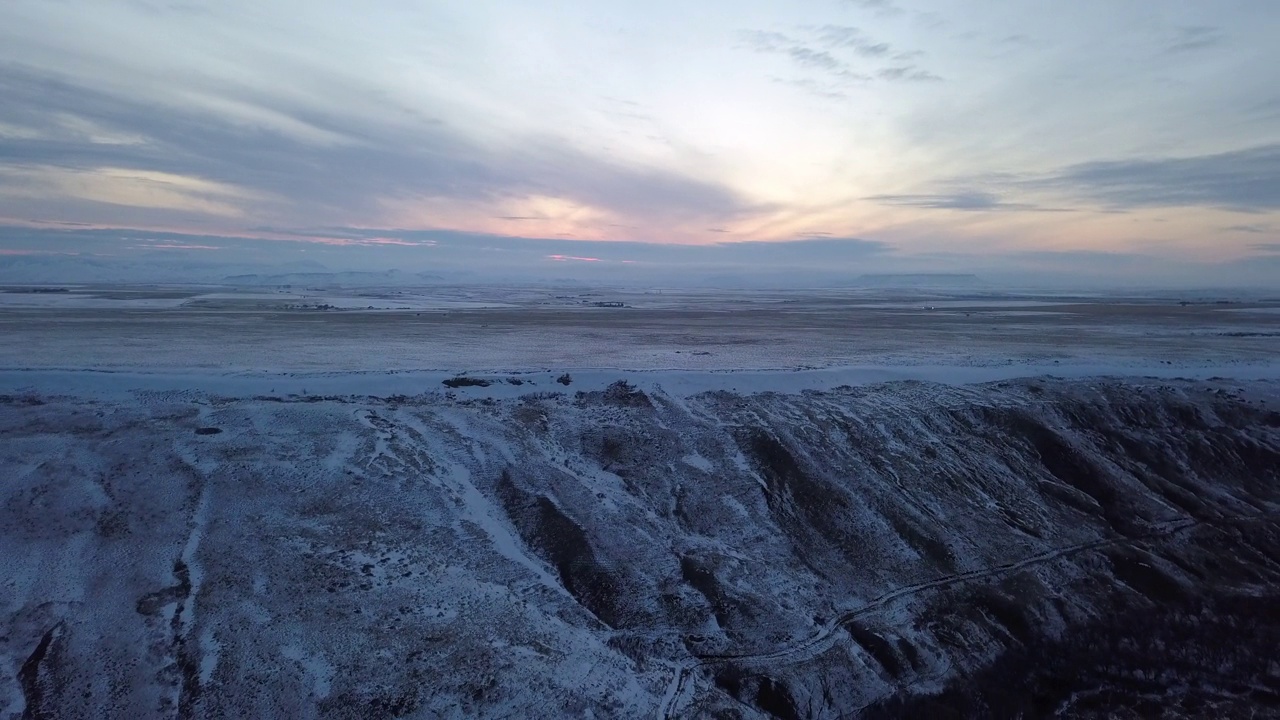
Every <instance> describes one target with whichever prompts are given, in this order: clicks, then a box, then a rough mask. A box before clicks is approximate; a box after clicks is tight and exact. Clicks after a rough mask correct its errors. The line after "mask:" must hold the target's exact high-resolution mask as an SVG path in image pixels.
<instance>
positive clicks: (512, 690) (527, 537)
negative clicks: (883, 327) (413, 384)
mask: <svg viewBox="0 0 1280 720" xmlns="http://www.w3.org/2000/svg"><path fill="white" fill-rule="evenodd" d="M0 400H2V402H0V478H3V484H2V485H0V548H3V552H0V717H24V716H25V717H50V718H72V717H82V716H86V715H88V714H93V715H106V714H109V715H111V716H121V717H123V716H130V717H249V716H257V717H267V716H273V715H274V716H278V717H285V716H288V717H334V718H342V717H352V718H355V717H370V716H380V717H393V716H394V717H493V718H498V717H511V716H517V717H533V716H541V717H571V716H572V717H585V716H594V717H749V718H754V717H770V716H775V717H798V718H808V717H813V718H818V717H822V718H828V717H841V716H847V717H852V716H855V715H856V714H857V713H859V712H862V711H864V709H866V708H868V706H870V705H872V704H873V703H876V702H878V701H884V700H886V699H887V698H891V697H894V696H898V697H902V696H904V695H906V694H910V693H922V692H928V691H937V690H940V689H942V688H943V687H944V686H946V684H947V683H948V682H949V681H952V680H955V679H957V678H972V677H978V674H979V673H981V671H982V669H983V668H985V667H987V666H989V665H990V664H991V663H993V662H996V661H997V659H998V658H1000V657H1001V655H1002V654H1005V653H1016V652H1017V651H1018V650H1019V649H1020V648H1023V649H1025V648H1027V647H1032V646H1036V647H1039V646H1040V644H1043V643H1052V642H1055V641H1056V640H1058V639H1061V638H1069V637H1071V636H1072V634H1073V633H1077V632H1081V631H1082V630H1083V629H1085V628H1091V627H1096V626H1097V624H1098V623H1099V622H1100V621H1103V620H1106V619H1107V618H1113V617H1120V616H1123V615H1124V614H1125V613H1130V614H1133V613H1137V614H1138V615H1142V614H1143V613H1145V612H1148V611H1150V610H1151V609H1153V608H1168V607H1171V606H1173V605H1174V604H1179V603H1181V604H1186V603H1189V602H1193V601H1195V600H1196V598H1201V597H1208V596H1210V595H1212V596H1213V597H1214V598H1219V597H1228V596H1229V597H1236V596H1246V597H1247V596H1260V595H1261V596H1265V595H1267V594H1268V593H1274V592H1275V591H1276V589H1277V587H1280V585H1278V583H1280V524H1278V522H1277V516H1276V511H1277V509H1280V413H1277V412H1276V411H1275V410H1274V409H1271V408H1280V386H1277V385H1276V384H1275V383H1268V382H1252V383H1247V384H1238V383H1231V382H1228V381H1221V382H1195V383H1191V382H1177V381H1164V380H1159V381H1157V380H1137V379H1133V380H1112V379H1099V380H1076V381H1066V380H1024V381H1014V382H1003V383H995V384H988V385H977V386H967V387H953V386H944V385H936V384H929V383H919V382H902V383H891V384H884V385H876V386H869V387H860V388H851V387H850V388H838V389H836V390H833V391H830V392H804V393H796V394H773V393H763V394H756V395H745V396H744V395H738V394H734V393H728V392H707V393H702V394H694V395H691V396H687V397H686V396H682V395H675V394H666V393H663V392H656V391H655V392H647V393H646V392H642V391H640V390H638V389H636V388H634V387H632V386H629V385H627V384H626V383H625V382H619V383H617V384H615V385H613V386H610V387H609V388H608V389H607V390H604V391H593V392H574V389H573V388H572V387H568V388H566V389H565V390H564V391H563V392H559V393H540V394H526V395H523V396H520V397H513V398H507V399H492V398H489V399H467V398H466V396H465V392H459V393H457V394H455V395H450V396H444V395H441V394H432V395H424V396H421V397H417V398H409V397H392V398H372V397H354V396H333V397H315V396H311V397H299V396H291V397H266V396H263V397H254V398H249V397H244V398H227V397H216V396H211V395H208V394H204V393H200V392H194V391H193V392H155V393H140V394H138V395H136V398H135V399H134V400H130V401H127V402H125V401H112V400H107V399H102V398H98V399H92V398H77V397H55V396H40V395H23V396H8V397H4V398H0ZM1206 602H1208V601H1206ZM1213 602H1219V601H1218V600H1214V601H1213ZM1221 602H1227V601H1225V600H1224V601H1221ZM1233 607H1234V606H1233ZM1006 657H1010V655H1006ZM1260 672H1261V673H1262V675H1263V676H1265V677H1261V678H1260V679H1259V680H1258V683H1261V684H1260V685H1258V683H1255V685H1257V686H1258V687H1261V688H1262V690H1263V691H1265V690H1266V687H1267V685H1266V683H1267V682H1271V683H1274V680H1275V677H1276V675H1272V676H1267V673H1268V672H1272V673H1276V674H1280V668H1270V667H1269V666H1267V667H1264V668H1263V669H1262V670H1261V671H1260ZM1268 677H1269V678H1270V679H1269V680H1268ZM1264 695H1265V692H1264ZM1259 697H1263V696H1259ZM1264 699H1265V698H1264ZM895 702H898V701H896V700H895ZM884 707H887V706H881V707H880V709H878V710H876V712H881V711H884ZM886 712H887V711H886ZM1189 712H1190V711H1189Z"/></svg>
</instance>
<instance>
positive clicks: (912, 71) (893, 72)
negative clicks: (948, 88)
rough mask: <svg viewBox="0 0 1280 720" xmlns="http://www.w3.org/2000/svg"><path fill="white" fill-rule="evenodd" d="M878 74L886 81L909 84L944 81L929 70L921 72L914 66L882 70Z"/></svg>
mask: <svg viewBox="0 0 1280 720" xmlns="http://www.w3.org/2000/svg"><path fill="white" fill-rule="evenodd" d="M876 74H877V75H878V76H879V77H880V78H882V79H884V80H903V81H907V82H938V81H941V80H942V78H941V77H939V76H938V75H934V74H933V73H931V72H929V71H928V70H921V69H920V68H918V67H915V66H914V65H902V66H898V67H887V68H881V70H880V72H878V73H876Z"/></svg>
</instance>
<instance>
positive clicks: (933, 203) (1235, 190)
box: [864, 145, 1280, 233]
mask: <svg viewBox="0 0 1280 720" xmlns="http://www.w3.org/2000/svg"><path fill="white" fill-rule="evenodd" d="M938 186H940V187H943V188H951V187H961V188H965V189H964V190H962V191H959V192H950V191H943V192H930V193H922V194H900V195H874V196H871V197H868V198H864V199H866V200H872V201H875V202H879V203H883V204H887V205H900V206H907V207H916V208H924V209H943V210H975V211H987V210H1034V211H1038V212H1064V211H1068V208H1062V207H1055V206H1045V205H1043V204H1041V203H1038V202H1037V203H1029V202H1025V201H1022V200H1020V199H1014V200H1010V199H1008V198H1011V197H1012V198H1020V197H1025V196H1028V195H1030V196H1034V197H1036V198H1044V197H1046V196H1052V197H1056V198H1058V199H1059V200H1060V201H1061V202H1068V203H1070V205H1072V206H1075V205H1078V204H1080V203H1088V204H1093V205H1096V206H1098V207H1099V209H1100V210H1101V211H1102V212H1127V211H1130V210H1135V209H1139V208H1162V207H1163V208H1189V207H1206V208H1217V209H1222V210H1229V211H1234V212H1245V213H1265V212H1273V211H1276V210H1280V145H1263V146H1258V147H1253V148H1245V149H1243V150H1236V151H1232V152H1225V153H1218V154H1212V155H1198V156H1191V157H1167V158H1148V159H1141V158H1140V159H1125V160H1101V161H1094V162H1086V163H1078V164H1075V165H1068V166H1065V167H1062V168H1059V169H1057V170H1053V171H1050V172H1046V173H1041V174H1029V173H1024V174H1019V173H1001V174H989V175H983V176H967V177H965V176H961V177H952V178H949V179H942V180H940V181H939V184H938ZM1077 209H1078V208H1077ZM1223 230H1224V231H1229V232H1244V233H1262V232H1269V231H1270V229H1269V226H1267V225H1263V224H1256V223H1255V224H1239V225H1233V226H1230V227H1226V228H1223Z"/></svg>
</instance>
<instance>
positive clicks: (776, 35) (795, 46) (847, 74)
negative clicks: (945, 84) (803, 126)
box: [740, 24, 942, 98]
mask: <svg viewBox="0 0 1280 720" xmlns="http://www.w3.org/2000/svg"><path fill="white" fill-rule="evenodd" d="M796 32H797V33H798V34H797V35H789V34H786V33H782V32H777V31H767V30H746V31H743V32H742V33H741V34H740V37H741V39H742V41H743V44H744V45H745V46H746V47H747V48H749V49H751V50H753V51H755V52H759V53H766V54H776V55H782V56H785V57H787V58H789V59H790V60H791V62H792V63H793V64H794V65H795V66H796V67H797V68H799V69H801V70H806V71H811V72H812V73H816V74H817V75H819V76H822V77H824V78H825V79H826V80H827V81H828V82H827V83H825V84H824V83H819V82H817V81H816V80H815V78H814V75H812V74H811V75H807V76H804V77H799V78H781V79H777V78H775V79H776V80H777V81H778V82H782V83H785V84H789V85H792V86H795V87H797V88H800V89H801V90H805V91H806V92H809V93H811V94H814V95H818V96H822V97H830V98H843V97H845V93H844V92H843V91H842V90H840V89H838V88H833V87H832V84H833V83H834V84H835V85H844V86H848V85H856V84H862V83H865V82H868V81H871V80H875V79H879V80H883V81H886V82H936V81H939V80H942V78H941V77H939V76H938V75H936V74H934V73H932V72H929V71H928V70H925V69H922V68H920V67H917V66H915V65H903V64H901V63H902V62H903V61H904V60H906V59H910V58H915V57H918V56H920V55H921V54H922V53H921V52H920V51H918V50H907V51H901V50H895V49H894V48H893V46H892V45H890V44H889V43H887V42H881V41H877V40H875V39H874V38H872V37H871V36H869V35H868V34H867V33H866V32H865V31H863V30H862V29H861V28H858V27H854V26H850V25H830V24H829V25H821V26H803V27H800V28H799V29H798V30H797V31H796ZM878 61H891V62H895V63H899V64H896V65H885V66H882V67H878V68H877V67H876V64H877V62H878Z"/></svg>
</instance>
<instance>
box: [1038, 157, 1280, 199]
mask: <svg viewBox="0 0 1280 720" xmlns="http://www.w3.org/2000/svg"><path fill="white" fill-rule="evenodd" d="M1020 184H1022V185H1024V186H1027V187H1032V188H1043V189H1048V190H1054V191H1058V192H1061V193H1064V194H1069V195H1072V196H1076V197H1079V198H1081V199H1088V200H1092V201H1095V202H1098V203H1100V204H1102V205H1104V206H1108V207H1115V208H1135V207H1216V208H1222V209H1226V210H1237V211H1243V212H1265V211H1271V210H1278V209H1280V145H1263V146H1259V147H1252V148H1245V149H1242V150H1236V151H1233V152H1225V153H1218V154H1214V155H1198V156H1192V157H1166V158H1150V159H1132V160H1106V161H1099V162H1089V163H1082V164H1078V165H1071V166H1068V167H1066V168H1063V169H1062V170H1060V171H1058V172H1056V173H1050V174H1049V175H1047V176H1045V177H1042V178H1028V179H1026V180H1024V181H1022V182H1021V183H1020Z"/></svg>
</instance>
